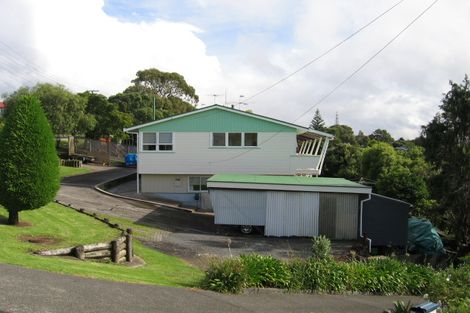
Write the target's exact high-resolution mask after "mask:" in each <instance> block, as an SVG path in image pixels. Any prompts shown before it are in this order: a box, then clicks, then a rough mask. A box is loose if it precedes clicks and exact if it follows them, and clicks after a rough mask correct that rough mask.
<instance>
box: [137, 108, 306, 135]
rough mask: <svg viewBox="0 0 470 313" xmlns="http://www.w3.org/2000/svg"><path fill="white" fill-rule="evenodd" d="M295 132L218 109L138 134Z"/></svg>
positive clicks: (147, 128)
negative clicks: (164, 132)
mask: <svg viewBox="0 0 470 313" xmlns="http://www.w3.org/2000/svg"><path fill="white" fill-rule="evenodd" d="M159 131H171V132H258V133H259V132H276V133H277V132H297V128H296V127H295V126H286V125H283V124H280V123H277V122H271V121H267V120H263V119H260V118H258V117H255V116H253V117H252V116H247V115H244V114H239V113H236V112H231V111H228V110H224V109H221V108H218V107H214V108H213V109H211V110H205V111H200V112H197V111H195V112H194V113H193V114H191V115H186V116H181V117H178V118H174V119H169V120H166V121H162V122H161V123H154V124H150V125H147V126H143V127H142V128H139V132H159Z"/></svg>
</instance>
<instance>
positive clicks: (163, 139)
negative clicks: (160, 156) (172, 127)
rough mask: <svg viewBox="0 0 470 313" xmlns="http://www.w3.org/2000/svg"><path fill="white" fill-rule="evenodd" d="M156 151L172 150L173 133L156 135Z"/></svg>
mask: <svg viewBox="0 0 470 313" xmlns="http://www.w3.org/2000/svg"><path fill="white" fill-rule="evenodd" d="M158 150H159V151H172V150H173V133H158Z"/></svg>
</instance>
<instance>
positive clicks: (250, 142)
mask: <svg viewBox="0 0 470 313" xmlns="http://www.w3.org/2000/svg"><path fill="white" fill-rule="evenodd" d="M244 135H245V147H257V146H258V134H257V133H245V134H244Z"/></svg>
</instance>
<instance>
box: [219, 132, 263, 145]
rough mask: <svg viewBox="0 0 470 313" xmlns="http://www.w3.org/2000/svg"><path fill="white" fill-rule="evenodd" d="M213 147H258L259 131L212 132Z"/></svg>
mask: <svg viewBox="0 0 470 313" xmlns="http://www.w3.org/2000/svg"><path fill="white" fill-rule="evenodd" d="M211 140H212V147H257V146H258V133H212V139H211Z"/></svg>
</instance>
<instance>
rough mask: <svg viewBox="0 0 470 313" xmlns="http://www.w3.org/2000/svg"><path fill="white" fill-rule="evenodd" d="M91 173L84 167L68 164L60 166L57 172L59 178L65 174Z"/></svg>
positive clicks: (65, 175)
mask: <svg viewBox="0 0 470 313" xmlns="http://www.w3.org/2000/svg"><path fill="white" fill-rule="evenodd" d="M87 173H91V170H90V169H89V168H86V167H69V166H60V169H59V174H60V178H64V177H67V176H75V175H80V174H87Z"/></svg>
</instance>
